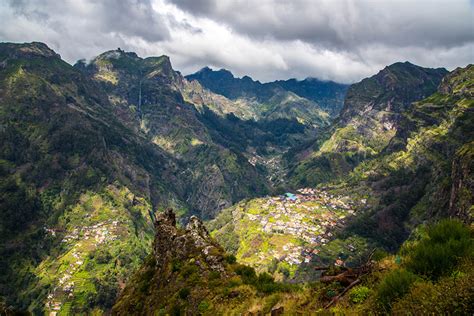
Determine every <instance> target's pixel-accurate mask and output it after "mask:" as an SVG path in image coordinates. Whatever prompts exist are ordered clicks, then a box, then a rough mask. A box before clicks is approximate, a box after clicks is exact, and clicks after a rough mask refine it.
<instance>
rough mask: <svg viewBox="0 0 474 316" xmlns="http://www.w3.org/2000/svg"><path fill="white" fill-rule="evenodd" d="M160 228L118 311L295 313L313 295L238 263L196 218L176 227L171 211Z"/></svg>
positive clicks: (162, 217) (160, 219)
mask: <svg viewBox="0 0 474 316" xmlns="http://www.w3.org/2000/svg"><path fill="white" fill-rule="evenodd" d="M155 227H156V236H155V242H154V246H153V250H154V251H153V254H152V255H150V256H149V257H148V259H147V261H146V263H145V264H144V265H143V267H142V269H141V270H140V271H138V272H137V273H136V274H135V275H134V277H133V278H132V280H131V282H130V283H129V284H128V285H127V287H126V288H125V289H124V291H123V292H122V294H121V295H120V297H119V299H118V300H117V303H116V304H115V306H114V308H113V314H114V315H157V314H158V315H161V314H163V315H216V314H217V315H234V314H264V313H272V314H273V313H277V315H281V313H283V312H284V311H288V312H290V313H295V312H296V311H297V310H298V309H299V306H298V305H300V304H295V302H297V301H300V302H301V303H303V302H304V300H305V298H306V297H308V296H309V295H311V293H308V292H310V291H306V292H305V291H304V290H303V289H302V288H301V287H298V286H292V285H289V284H281V283H276V282H275V281H273V279H272V278H271V277H270V276H269V275H268V274H260V275H258V274H256V273H255V271H254V270H253V269H252V268H249V267H247V266H244V265H241V264H238V263H236V262H235V257H233V256H232V255H228V254H226V252H225V251H224V250H223V249H222V247H220V246H219V245H218V244H217V243H216V242H215V241H214V240H213V239H212V238H211V237H210V236H209V233H208V232H207V230H206V228H205V227H204V225H203V224H202V222H201V221H200V220H199V219H197V218H195V217H193V218H191V220H190V222H189V224H188V225H187V226H186V228H185V229H183V228H177V227H176V219H175V215H174V213H173V212H172V211H171V210H169V211H166V212H165V213H162V214H159V215H158V216H157V219H156V221H155ZM306 304H307V303H306ZM301 305H302V304H301ZM310 308H311V307H309V308H305V309H306V311H309V310H310Z"/></svg>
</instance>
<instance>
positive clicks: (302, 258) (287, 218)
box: [246, 188, 356, 265]
mask: <svg viewBox="0 0 474 316" xmlns="http://www.w3.org/2000/svg"><path fill="white" fill-rule="evenodd" d="M355 207H356V205H355V203H354V202H352V201H351V200H350V199H349V198H348V197H345V196H335V195H332V194H330V193H328V192H326V191H324V190H320V189H313V188H303V189H300V190H298V191H297V193H285V194H284V195H281V196H278V197H266V198H265V201H264V202H263V204H261V206H260V210H261V211H260V212H259V213H258V214H255V213H253V214H251V213H246V216H247V217H248V219H249V220H250V221H253V222H258V223H259V224H260V225H259V226H260V227H261V230H262V231H263V232H265V233H266V234H269V235H272V234H277V235H288V240H290V239H291V238H293V239H294V240H299V243H298V244H297V243H292V242H289V243H287V244H285V245H284V246H283V247H281V249H278V247H274V248H272V249H271V250H270V251H269V252H268V256H271V257H273V258H275V259H278V260H279V261H286V262H288V263H289V264H290V265H299V264H302V263H303V262H304V263H309V262H310V261H311V260H312V258H313V257H314V256H317V255H318V253H319V251H320V250H319V249H320V247H321V246H324V245H325V244H327V243H328V242H329V241H330V240H331V239H332V237H333V234H334V231H335V230H337V229H341V228H343V227H344V226H345V223H346V217H347V216H350V215H352V214H354V213H355ZM262 256H263V257H265V254H259V257H262ZM260 259H263V258H260Z"/></svg>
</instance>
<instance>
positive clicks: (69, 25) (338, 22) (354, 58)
mask: <svg viewBox="0 0 474 316" xmlns="http://www.w3.org/2000/svg"><path fill="white" fill-rule="evenodd" d="M473 21H474V10H473V1H469V0H444V1H441V0H430V1H429V0H417V1H413V0H387V1H380V0H306V1H305V0H292V1H287V0H285V1H283V0H259V1H256V0H252V1H250V0H233V1H229V0H62V1H56V0H0V41H14V42H29V41H42V42H45V43H46V44H48V45H49V46H50V47H51V48H53V49H54V50H56V51H57V52H58V53H60V54H61V56H62V57H63V58H64V59H65V60H67V61H68V62H71V63H73V62H75V61H76V60H77V59H80V58H86V59H90V58H93V57H94V56H96V55H98V54H100V53H102V52H104V51H106V50H110V49H115V48H117V47H120V48H122V49H125V50H129V51H135V52H136V53H138V54H139V55H141V56H150V55H161V54H167V55H169V56H170V57H171V61H172V63H173V66H174V67H175V68H176V69H177V70H180V71H182V72H183V73H185V74H186V73H190V72H193V71H196V70H198V69H199V68H201V67H204V66H211V67H213V68H227V69H229V70H231V71H232V72H234V73H235V74H236V75H239V76H242V75H250V76H252V77H253V78H255V79H259V80H262V81H268V80H275V79H284V78H289V77H296V78H305V77H308V76H312V77H318V78H321V79H330V80H335V81H340V82H354V81H357V80H360V79H361V78H363V77H366V76H369V75H372V74H373V73H375V72H377V71H378V70H379V69H381V68H383V67H384V66H386V65H388V64H391V63H393V62H397V61H406V60H409V61H411V62H413V63H416V64H419V65H421V66H425V67H447V68H448V69H453V68H455V67H457V66H464V65H466V64H467V63H472V62H473V61H474V24H473V23H474V22H473Z"/></svg>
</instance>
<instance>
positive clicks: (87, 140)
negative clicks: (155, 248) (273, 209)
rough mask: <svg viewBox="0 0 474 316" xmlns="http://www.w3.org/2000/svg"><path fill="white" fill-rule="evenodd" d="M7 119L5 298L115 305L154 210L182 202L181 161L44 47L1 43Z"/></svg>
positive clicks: (2, 222)
mask: <svg viewBox="0 0 474 316" xmlns="http://www.w3.org/2000/svg"><path fill="white" fill-rule="evenodd" d="M0 126H1V129H0V140H1V141H0V155H1V156H0V177H1V179H0V180H1V181H0V183H1V184H0V213H1V217H0V270H1V271H2V273H1V275H0V296H1V297H2V300H3V299H5V303H6V304H7V306H9V305H12V306H14V307H16V308H18V309H20V310H26V309H29V310H30V311H33V312H34V313H37V314H42V313H43V312H49V311H51V312H52V311H56V312H58V311H61V312H64V313H73V312H81V311H85V310H89V311H90V310H93V309H97V310H103V309H107V308H109V307H110V306H111V305H110V304H111V303H112V302H113V301H114V299H115V295H116V293H118V290H119V286H120V284H123V282H125V281H126V279H127V278H128V276H129V273H128V271H130V270H133V269H135V268H136V267H137V266H138V265H139V264H140V262H141V260H143V258H144V257H145V256H146V254H147V252H148V247H149V244H150V242H151V239H152V231H153V226H152V221H151V217H150V214H152V212H153V210H154V209H155V208H156V207H157V205H158V204H159V205H160V206H166V205H171V206H174V207H176V208H178V209H181V208H183V207H184V203H182V202H180V199H179V197H178V194H177V192H176V191H175V188H179V187H180V186H181V185H182V182H181V181H180V180H179V178H178V177H177V175H178V171H177V170H176V168H175V167H176V163H175V162H174V160H173V158H172V157H171V156H169V155H168V154H167V153H166V152H164V151H162V150H161V149H160V148H159V147H157V146H155V145H153V144H150V143H149V142H148V141H147V140H146V139H145V138H143V137H141V136H138V135H136V134H135V133H134V132H133V131H132V130H130V129H129V128H127V127H126V126H124V125H123V124H122V123H120V122H119V121H118V120H117V119H116V118H115V114H114V113H113V108H112V106H111V105H110V103H109V102H108V100H107V96H106V94H105V93H104V92H103V91H102V90H101V89H100V88H99V87H98V86H97V85H95V84H94V83H93V82H90V81H89V80H88V79H87V78H86V77H84V76H83V75H82V73H80V72H79V71H77V70H75V69H74V68H73V67H72V66H70V65H69V64H67V63H65V62H64V61H62V60H61V59H60V56H59V55H57V54H56V53H54V52H53V51H52V50H50V49H49V48H48V47H47V46H46V45H44V44H41V43H31V44H8V43H2V44H0ZM112 258H113V259H112Z"/></svg>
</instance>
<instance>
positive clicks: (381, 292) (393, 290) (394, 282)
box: [376, 269, 417, 311]
mask: <svg viewBox="0 0 474 316" xmlns="http://www.w3.org/2000/svg"><path fill="white" fill-rule="evenodd" d="M416 279H417V276H416V275H415V274H413V273H411V272H409V271H407V270H404V269H396V270H393V271H391V272H390V273H388V274H387V275H386V276H385V277H384V278H383V279H382V281H381V282H380V284H379V286H378V288H377V294H376V299H377V302H378V303H379V304H380V306H381V307H382V308H383V309H384V310H386V311H388V310H390V308H391V306H392V304H393V303H394V302H395V301H396V300H397V299H399V298H401V297H402V296H403V295H405V294H406V293H408V291H409V290H410V286H411V285H412V284H413V283H414V282H415V281H416Z"/></svg>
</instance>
